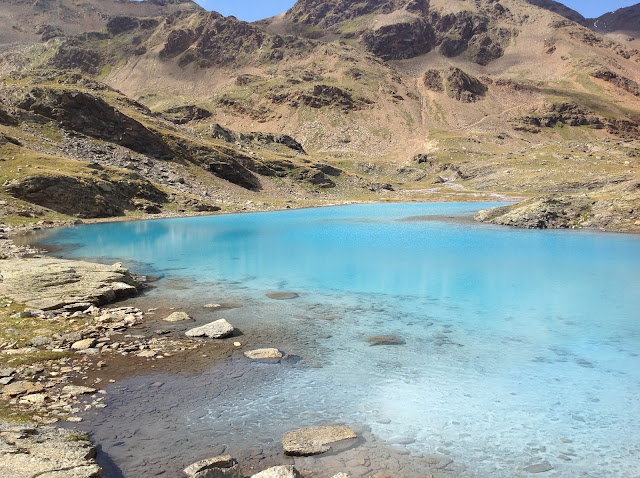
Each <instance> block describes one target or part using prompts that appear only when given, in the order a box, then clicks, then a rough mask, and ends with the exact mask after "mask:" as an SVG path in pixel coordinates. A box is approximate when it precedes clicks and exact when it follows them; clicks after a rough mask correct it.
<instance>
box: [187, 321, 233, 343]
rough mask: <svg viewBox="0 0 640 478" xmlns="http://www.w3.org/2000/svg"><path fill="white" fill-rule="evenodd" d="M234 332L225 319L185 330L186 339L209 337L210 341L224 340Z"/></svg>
mask: <svg viewBox="0 0 640 478" xmlns="http://www.w3.org/2000/svg"><path fill="white" fill-rule="evenodd" d="M234 331H235V329H234V327H233V325H231V324H230V323H229V322H227V321H226V320H225V319H220V320H216V321H215V322H211V323H210V324H207V325H203V326H201V327H196V328H194V329H190V330H187V332H186V335H187V337H209V338H210V339H226V338H227V337H231V336H232V335H233V332H234Z"/></svg>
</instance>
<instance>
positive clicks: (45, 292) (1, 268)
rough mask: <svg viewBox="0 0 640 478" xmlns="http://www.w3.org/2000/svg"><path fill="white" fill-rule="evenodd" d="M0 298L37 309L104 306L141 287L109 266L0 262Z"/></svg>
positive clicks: (44, 260)
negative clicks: (82, 305)
mask: <svg viewBox="0 0 640 478" xmlns="http://www.w3.org/2000/svg"><path fill="white" fill-rule="evenodd" d="M0 275H1V276H2V281H1V282H0V295H2V296H6V297H11V298H12V299H14V300H16V301H17V302H20V303H23V304H26V305H27V306H29V307H32V308H34V309H40V310H55V309H60V308H63V307H65V306H67V305H70V304H77V303H85V304H86V303H89V304H106V303H109V302H113V301H114V300H116V299H119V298H123V297H130V296H132V295H135V294H137V293H138V291H139V290H140V289H141V288H142V286H141V284H140V283H139V282H137V281H136V280H135V279H134V278H133V277H132V276H131V274H130V273H129V271H128V270H127V269H123V268H122V267H120V266H119V265H113V266H108V265H104V264H94V263H90V262H82V261H68V260H63V259H51V258H31V259H22V260H20V259H9V260H5V261H2V262H0Z"/></svg>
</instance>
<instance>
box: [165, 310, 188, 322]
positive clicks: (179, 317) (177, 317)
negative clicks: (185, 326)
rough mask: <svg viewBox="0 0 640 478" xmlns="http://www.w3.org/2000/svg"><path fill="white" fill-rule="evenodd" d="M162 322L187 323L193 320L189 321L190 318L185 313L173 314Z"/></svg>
mask: <svg viewBox="0 0 640 478" xmlns="http://www.w3.org/2000/svg"><path fill="white" fill-rule="evenodd" d="M164 320H165V322H187V321H189V320H193V319H191V317H189V314H187V313H186V312H174V313H173V314H171V315H169V316H168V317H166V318H165V319H164Z"/></svg>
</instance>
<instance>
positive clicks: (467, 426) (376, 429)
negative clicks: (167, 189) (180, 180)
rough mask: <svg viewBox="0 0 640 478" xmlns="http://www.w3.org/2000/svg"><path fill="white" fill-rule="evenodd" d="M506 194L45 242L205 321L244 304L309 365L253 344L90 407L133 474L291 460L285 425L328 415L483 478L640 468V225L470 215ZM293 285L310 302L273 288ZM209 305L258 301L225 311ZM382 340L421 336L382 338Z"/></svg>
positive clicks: (633, 473)
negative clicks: (539, 469)
mask: <svg viewBox="0 0 640 478" xmlns="http://www.w3.org/2000/svg"><path fill="white" fill-rule="evenodd" d="M489 206H491V205H490V204H451V203H450V204H384V205H357V206H345V207H333V208H319V209H308V210H296V211H284V212H273V213H257V214H242V215H229V216H212V217H198V218H185V219H171V220H157V221H146V222H130V223H113V224H101V225H89V226H81V227H75V228H70V229H64V230H59V231H53V232H50V233H47V235H46V236H45V238H44V242H46V243H49V244H58V245H63V246H68V247H66V248H65V249H64V250H63V253H62V255H64V256H65V257H82V258H94V259H96V258H97V259H101V260H104V261H107V262H109V261H111V262H113V261H115V260H119V261H122V262H124V264H125V266H128V267H130V268H132V269H134V271H136V272H138V273H147V274H152V275H157V276H161V277H162V279H161V280H159V281H158V282H157V283H156V284H155V285H156V288H155V289H153V290H152V291H150V292H149V293H148V294H147V297H146V300H147V301H148V300H156V301H158V302H163V303H171V304H173V305H175V306H179V307H183V308H185V309H186V310H189V311H190V312H192V313H193V315H194V316H195V318H196V319H198V320H199V321H203V322H204V321H208V320H214V319H217V318H220V317H225V318H227V319H228V320H229V321H230V322H231V323H232V324H234V326H236V327H237V328H238V329H240V330H241V331H242V332H243V333H244V334H245V336H246V337H252V340H253V342H254V343H258V344H259V345H262V346H271V347H278V348H280V349H281V350H283V351H285V352H287V353H290V354H295V355H297V356H299V357H301V358H302V360H301V361H300V362H298V363H297V364H294V365H286V364H280V365H272V364H255V363H247V361H246V360H244V359H243V358H242V354H241V353H238V357H235V358H234V359H232V360H229V361H228V362H225V363H219V364H216V365H212V366H211V368H210V369H209V370H207V371H206V372H205V373H203V374H201V376H199V377H198V378H194V377H186V376H176V377H169V376H163V375H162V374H158V376H154V377H145V378H144V379H141V378H140V377H135V378H131V379H126V380H124V381H122V382H120V383H118V384H117V386H116V387H113V389H112V390H110V391H109V392H110V396H111V397H112V398H110V400H111V401H110V402H109V401H108V402H107V403H108V404H109V406H108V407H107V408H106V409H105V410H104V411H103V412H101V413H102V415H100V414H98V415H97V416H95V417H94V418H90V417H88V418H87V420H88V423H90V424H91V426H92V427H93V429H92V430H93V432H94V434H95V437H96V438H97V439H98V440H99V441H100V442H101V443H102V444H103V447H104V450H105V451H106V452H107V453H109V455H110V456H111V458H112V459H113V460H115V461H116V463H117V464H118V466H119V467H120V468H121V469H122V470H123V473H124V475H125V476H146V475H145V474H144V472H143V471H141V470H148V469H150V467H151V468H153V465H154V463H156V466H157V468H158V469H165V468H166V467H167V466H170V465H168V464H167V463H174V462H176V461H178V463H177V464H175V465H174V466H175V468H176V470H178V469H181V467H183V466H184V465H186V464H189V461H188V460H187V462H186V463H183V462H180V461H179V460H180V459H181V458H183V459H185V458H184V457H186V458H188V459H191V458H193V459H192V460H191V461H194V460H196V459H201V458H204V457H208V456H211V455H212V451H213V450H218V451H224V450H226V451H227V452H229V453H231V454H234V453H235V452H236V451H237V450H240V449H242V450H247V453H251V447H252V446H259V447H260V451H261V452H262V453H263V454H264V453H268V452H269V451H268V450H271V453H272V454H276V453H277V450H278V442H279V440H280V437H281V436H282V434H283V433H284V432H286V431H288V430H290V429H293V428H298V427H303V426H314V425H323V424H328V423H346V424H354V425H366V426H368V427H370V435H371V436H372V437H375V440H376V441H377V443H379V444H381V445H384V446H389V447H390V448H391V449H394V448H395V449H397V450H401V451H402V453H406V452H409V453H410V454H411V456H418V457H419V456H420V454H421V453H427V454H437V453H448V456H449V457H450V458H452V459H453V460H455V462H460V463H463V464H464V465H465V466H466V471H460V474H461V475H463V476H476V477H484V476H487V477H488V476H491V477H515V476H531V475H530V474H529V473H528V472H526V471H525V468H526V467H527V466H529V465H532V464H536V463H540V462H542V461H544V460H546V461H548V462H549V463H550V464H551V465H552V466H553V470H551V471H549V472H547V473H544V474H543V476H561V477H579V476H585V477H586V476H590V477H591V476H592V477H602V476H617V477H618V476H619V477H638V476H640V471H639V470H640V433H639V431H638V423H639V422H640V356H639V354H640V238H639V237H637V236H630V235H616V234H600V233H593V232H584V231H529V230H515V229H508V228H501V227H494V226H488V225H482V224H476V223H473V222H472V221H467V220H463V219H452V218H451V217H450V216H453V217H458V216H459V217H463V216H469V215H471V214H473V213H474V212H475V211H477V210H478V209H481V208H485V207H489ZM176 281H180V283H181V284H186V285H184V286H183V287H178V288H177V287H172V286H171V284H174V285H175V283H176ZM277 291H294V292H297V293H299V294H300V297H299V298H297V299H294V300H290V301H276V300H271V299H269V298H267V297H266V294H267V293H269V292H277ZM208 302H240V303H242V304H244V306H243V307H242V308H239V309H234V310H229V311H225V312H216V313H213V312H206V311H204V310H203V309H202V308H201V306H202V305H204V304H206V303H208ZM380 335H395V336H397V337H399V338H401V339H403V340H404V342H405V344H404V345H393V346H390V345H387V346H371V345H370V343H369V342H367V339H369V338H371V337H374V336H380ZM238 371H239V372H238ZM221 377H222V378H221ZM156 379H162V380H164V381H166V382H167V385H166V386H165V387H164V388H163V390H162V391H161V392H158V393H159V394H160V395H157V396H155V398H154V399H153V400H151V399H150V398H149V391H148V387H145V386H144V384H145V383H147V384H148V383H151V382H152V381H153V380H156ZM176 397H178V398H176ZM176 402H177V403H176ZM163 403H165V404H166V405H162V404H163ZM145 423H146V424H145ZM167 430H169V432H167ZM114 435H115V438H114ZM147 435H148V436H147ZM252 443H253V445H252ZM256 443H257V444H259V445H256ZM132 449H136V450H138V451H140V452H141V453H143V454H144V455H145V459H144V460H141V459H140V458H139V456H138V455H139V453H137V452H136V453H132ZM274 450H275V451H274ZM213 454H215V453H213ZM274 456H275V455H274ZM163 467H165V468H163ZM407 470H408V469H407ZM407 470H405V471H404V472H401V473H404V474H406V475H407V476H413V475H414V472H413V471H407ZM148 476H153V474H150V475H148ZM162 476H174V475H172V474H169V475H162ZM175 476H177V475H175ZM316 476H323V475H322V473H319V474H316ZM328 476H330V475H328ZM352 476H359V475H358V474H357V472H356V473H354V474H353V475H352ZM415 476H420V475H419V474H418V473H415Z"/></svg>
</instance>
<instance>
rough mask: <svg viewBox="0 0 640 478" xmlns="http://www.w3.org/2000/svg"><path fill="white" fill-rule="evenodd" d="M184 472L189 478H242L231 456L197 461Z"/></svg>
mask: <svg viewBox="0 0 640 478" xmlns="http://www.w3.org/2000/svg"><path fill="white" fill-rule="evenodd" d="M184 472H185V474H186V475H187V476H188V477H189V478H242V474H241V473H240V467H239V465H238V462H237V461H236V460H235V459H234V458H232V457H231V455H222V456H215V457H213V458H207V459H206V460H200V461H197V462H196V463H193V464H192V465H189V466H188V467H186V468H185V469H184Z"/></svg>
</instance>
